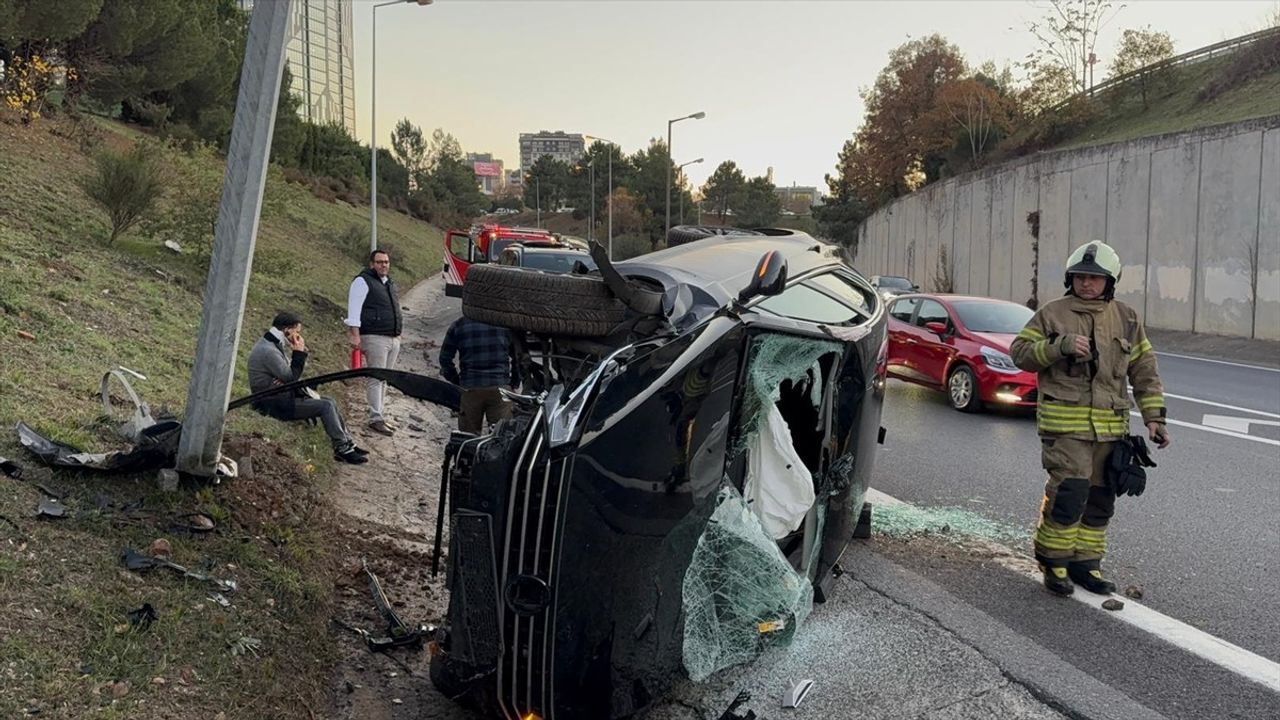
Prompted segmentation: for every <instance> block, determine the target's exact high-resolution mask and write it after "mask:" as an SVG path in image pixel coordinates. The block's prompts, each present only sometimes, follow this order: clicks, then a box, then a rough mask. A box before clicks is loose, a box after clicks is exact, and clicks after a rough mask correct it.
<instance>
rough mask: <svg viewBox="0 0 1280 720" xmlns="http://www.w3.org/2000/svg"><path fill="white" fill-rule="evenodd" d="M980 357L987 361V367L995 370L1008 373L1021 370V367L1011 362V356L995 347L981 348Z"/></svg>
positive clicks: (1011, 373)
mask: <svg viewBox="0 0 1280 720" xmlns="http://www.w3.org/2000/svg"><path fill="white" fill-rule="evenodd" d="M982 359H983V361H985V362H986V363H987V367H989V368H991V369H992V370H995V371H996V372H1002V373H1008V374H1010V375H1013V374H1015V373H1020V372H1022V369H1021V368H1019V367H1018V366H1017V365H1014V364H1013V358H1011V357H1009V354H1008V353H1002V352H1000V351H999V350H996V349H995V348H989V347H984V348H982Z"/></svg>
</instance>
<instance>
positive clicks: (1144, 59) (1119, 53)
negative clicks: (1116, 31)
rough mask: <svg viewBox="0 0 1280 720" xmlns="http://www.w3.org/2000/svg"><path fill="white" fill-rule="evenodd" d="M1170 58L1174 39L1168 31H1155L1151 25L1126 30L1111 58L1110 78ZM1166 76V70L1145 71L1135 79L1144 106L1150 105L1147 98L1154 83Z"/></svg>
mask: <svg viewBox="0 0 1280 720" xmlns="http://www.w3.org/2000/svg"><path fill="white" fill-rule="evenodd" d="M1171 57H1173V38H1171V37H1169V33H1167V32H1164V31H1159V32H1157V31H1154V30H1152V29H1151V27H1150V26H1148V27H1147V28H1145V29H1142V30H1125V31H1124V33H1123V34H1122V35H1121V36H1120V44H1119V45H1117V46H1116V55H1115V58H1114V59H1113V60H1112V61H1111V77H1119V76H1121V75H1127V74H1129V73H1131V72H1133V71H1135V70H1138V69H1140V68H1144V67H1147V66H1148V65H1152V64H1154V63H1158V62H1160V61H1161V60H1168V59H1169V58H1171ZM1167 76H1168V71H1167V69H1165V70H1163V71H1161V70H1156V71H1153V72H1144V73H1142V74H1140V75H1138V76H1137V77H1136V78H1134V84H1135V85H1136V86H1137V88H1138V93H1139V94H1140V95H1141V96H1142V107H1143V108H1146V107H1147V97H1148V94H1149V92H1150V91H1151V89H1152V87H1153V85H1154V84H1155V82H1156V81H1158V80H1160V79H1163V78H1166V77H1167Z"/></svg>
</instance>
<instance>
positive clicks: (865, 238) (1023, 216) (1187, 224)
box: [854, 116, 1280, 340]
mask: <svg viewBox="0 0 1280 720" xmlns="http://www.w3.org/2000/svg"><path fill="white" fill-rule="evenodd" d="M1033 213H1039V215H1038V217H1039V238H1038V239H1037V238H1036V237H1034V236H1033V235H1032V226H1031V221H1032V220H1033V219H1034V217H1035V216H1034V215H1033ZM1094 239H1097V240H1105V241H1106V242H1108V243H1110V244H1111V245H1112V246H1113V247H1115V248H1116V250H1117V251H1118V252H1119V253H1120V257H1121V259H1122V260H1123V262H1124V273H1123V275H1122V277H1121V280H1120V283H1119V284H1118V286H1117V292H1116V295H1117V297H1119V298H1120V299H1121V300H1124V301H1125V302H1126V303H1128V304H1130V305H1132V306H1133V307H1134V308H1135V309H1136V310H1137V311H1138V312H1139V313H1140V314H1141V315H1142V316H1143V317H1144V318H1145V320H1146V322H1147V324H1148V325H1150V326H1151V327H1156V328H1165V329H1170V330H1192V331H1196V332H1206V333H1215V334H1220V335H1234V336H1240V337H1256V338H1260V339H1267V340H1280V116H1276V117H1271V118H1265V119H1260V120H1249V121H1245V122H1241V123H1233V124H1230V125H1221V126H1217V127H1213V128H1208V129H1205V130H1199V131H1193V132H1187V133H1176V134H1172V135H1162V136H1158V137H1151V138H1143V139H1140V140H1132V141H1128V142H1123V143H1115V144H1112V145H1102V146H1098V147H1090V148H1082V149H1079V150H1064V151H1060V152H1054V153H1043V154H1040V155H1037V156H1033V157H1030V158H1022V159H1020V160H1015V161H1012V162H1009V163H1006V164H1004V165H1000V166H996V167H992V168H987V169H985V170H981V171H979V172H975V173H969V174H967V175H962V176H960V177H957V178H951V179H949V180H947V181H945V182H941V183H935V184H934V185H931V186H929V187H928V188H925V189H924V190H922V191H920V192H918V193H915V194H913V195H909V196H907V197H904V198H900V199H898V200H897V201H895V202H894V203H893V204H891V205H888V206H886V207H883V208H881V209H880V210H878V211H877V212H876V213H875V214H874V215H872V216H871V217H870V218H868V219H867V220H866V221H865V222H864V223H863V226H862V228H861V229H860V231H859V245H858V248H857V251H856V253H855V260H854V262H855V264H856V265H857V267H858V269H859V270H860V271H862V272H863V273H865V274H867V275H905V276H907V277H910V278H911V279H912V280H913V281H915V282H916V283H917V284H918V285H920V286H921V287H922V288H924V289H926V290H930V291H932V290H935V289H937V287H938V281H939V279H940V278H941V277H943V276H947V275H949V276H950V278H951V282H952V287H953V288H954V291H955V292H958V293H970V294H975V295H989V296H992V297H998V298H1004V299H1007V300H1013V301H1015V302H1027V300H1028V299H1030V297H1031V294H1032V285H1033V279H1034V280H1036V281H1037V282H1038V286H1039V287H1038V296H1039V298H1040V300H1042V301H1043V300H1047V299H1049V298H1053V297H1056V296H1058V295H1060V294H1061V293H1062V291H1063V288H1062V275H1063V270H1064V261H1065V260H1066V257H1067V255H1068V254H1069V253H1070V252H1071V250H1073V249H1074V248H1075V247H1077V246H1079V245H1081V244H1083V243H1085V242H1088V241H1089V240H1094ZM944 257H945V258H946V260H947V265H948V266H949V267H944V266H943V265H942V259H943V258H944ZM1033 267H1038V273H1035V274H1034V278H1033V270H1032V268H1033Z"/></svg>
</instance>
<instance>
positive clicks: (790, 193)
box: [773, 185, 822, 215]
mask: <svg viewBox="0 0 1280 720" xmlns="http://www.w3.org/2000/svg"><path fill="white" fill-rule="evenodd" d="M773 192H774V193H775V194H776V195H777V196H778V199H779V200H781V201H782V209H783V210H789V211H791V212H793V213H795V214H797V215H807V214H809V209H810V208H812V207H813V206H814V205H821V204H822V193H820V192H819V191H818V188H816V187H813V186H812V185H792V186H791V187H780V188H774V190H773Z"/></svg>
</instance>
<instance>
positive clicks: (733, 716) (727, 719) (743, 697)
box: [719, 690, 756, 720]
mask: <svg viewBox="0 0 1280 720" xmlns="http://www.w3.org/2000/svg"><path fill="white" fill-rule="evenodd" d="M750 699H751V693H749V692H747V691H746V690H743V691H742V692H740V693H738V695H737V697H735V698H734V699H733V702H731V703H729V707H727V708H725V709H724V712H723V713H721V714H720V718H719V720H756V713H755V711H754V710H747V711H746V712H745V713H741V714H739V713H738V708H739V707H741V706H743V705H745V704H746V703H747V701H748V700H750Z"/></svg>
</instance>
